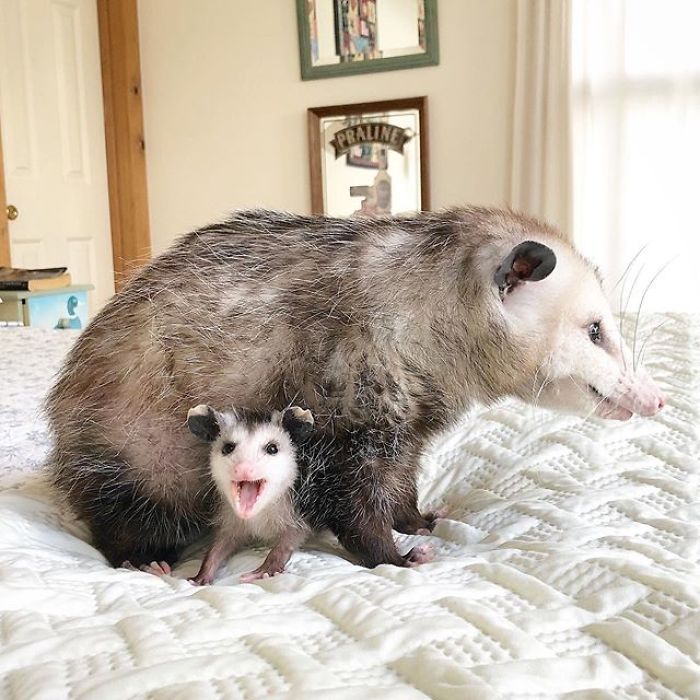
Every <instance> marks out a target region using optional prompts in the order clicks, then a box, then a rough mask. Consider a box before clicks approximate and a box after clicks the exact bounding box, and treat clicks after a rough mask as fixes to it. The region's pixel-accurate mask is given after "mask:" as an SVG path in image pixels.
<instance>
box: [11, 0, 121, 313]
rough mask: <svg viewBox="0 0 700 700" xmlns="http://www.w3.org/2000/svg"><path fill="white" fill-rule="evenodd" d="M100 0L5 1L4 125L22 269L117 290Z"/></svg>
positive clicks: (98, 294) (15, 247)
mask: <svg viewBox="0 0 700 700" xmlns="http://www.w3.org/2000/svg"><path fill="white" fill-rule="evenodd" d="M103 120H104V117H103V106H102V78H101V74H100V51H99V39H98V30H97V7H96V0H0V124H2V145H3V151H4V168H5V186H6V190H7V202H8V204H13V205H15V206H16V207H17V209H18V210H19V216H18V217H17V219H15V220H14V221H10V222H9V229H10V253H11V257H12V265H13V266H14V267H57V266H63V265H66V266H68V269H69V272H70V273H71V276H72V278H73V282H74V283H75V284H81V283H86V284H93V285H94V286H95V291H94V292H93V293H92V294H91V295H90V297H91V307H92V311H93V312H94V311H95V310H97V309H98V308H99V307H100V306H101V305H102V304H103V303H104V302H105V301H106V300H107V299H108V298H109V296H110V295H111V294H112V293H113V292H114V272H113V262H112V243H111V238H110V225H109V200H108V192H107V165H106V155H105V136H104V121H103Z"/></svg>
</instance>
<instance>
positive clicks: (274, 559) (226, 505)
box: [187, 404, 314, 585]
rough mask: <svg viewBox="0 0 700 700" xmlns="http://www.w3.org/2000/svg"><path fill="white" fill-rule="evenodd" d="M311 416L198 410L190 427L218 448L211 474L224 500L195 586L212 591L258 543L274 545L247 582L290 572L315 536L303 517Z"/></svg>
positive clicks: (304, 413) (292, 410) (214, 449)
mask: <svg viewBox="0 0 700 700" xmlns="http://www.w3.org/2000/svg"><path fill="white" fill-rule="evenodd" d="M313 423H314V421H313V417H312V415H311V412H310V411H304V410H303V409H301V408H299V407H298V406H293V407H291V408H288V409H286V410H285V411H283V412H282V413H280V412H278V411H274V412H273V413H272V415H270V414H262V413H250V412H247V411H241V410H233V411H225V412H218V411H214V410H213V409H212V408H211V407H209V406H206V405H203V404H201V405H199V406H196V407H195V408H192V409H190V411H189V413H188V414H187V425H188V427H189V429H190V431H191V432H192V434H193V435H195V436H196V437H198V438H199V439H200V440H203V441H204V442H208V443H210V445H211V457H210V466H211V474H212V478H213V479H214V482H215V483H216V485H217V488H218V490H219V494H220V496H221V499H222V506H221V509H220V510H219V513H218V514H217V518H216V524H215V527H214V540H213V543H212V545H211V547H210V548H209V550H208V551H207V554H206V556H205V558H204V561H203V562H202V566H201V568H200V570H199V573H198V574H197V575H196V576H195V577H194V578H193V579H192V582H193V583H196V584H198V585H205V584H208V583H211V582H212V580H213V578H214V574H215V573H216V571H217V569H218V568H219V567H220V566H221V563H222V562H223V561H224V559H227V558H229V557H230V556H231V555H232V554H234V553H235V552H236V550H238V549H239V548H240V547H241V546H243V545H244V544H246V542H248V541H250V540H262V541H265V542H273V543H274V546H273V548H272V550H271V551H270V552H269V554H268V555H267V557H266V558H265V561H264V562H263V563H262V564H261V565H260V566H259V567H258V568H257V569H255V570H254V571H250V572H248V573H246V574H243V576H241V581H243V582H250V581H255V580H257V579H259V578H266V577H268V576H274V575H275V574H278V573H280V572H282V571H283V570H284V567H285V566H286V564H287V562H288V561H289V558H290V556H291V555H292V552H293V551H294V550H295V549H296V548H297V547H298V546H299V545H301V544H302V543H303V541H304V540H305V539H306V537H307V535H308V534H309V532H310V528H309V526H308V524H307V523H306V522H304V520H303V518H302V517H301V516H300V515H299V514H298V513H297V510H296V508H295V503H294V488H293V487H294V482H295V481H296V479H297V476H298V470H297V464H296V446H297V445H298V444H301V443H302V442H303V441H304V440H306V439H307V438H308V437H309V435H310V433H311V431H312V430H313Z"/></svg>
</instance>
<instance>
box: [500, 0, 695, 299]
mask: <svg viewBox="0 0 700 700" xmlns="http://www.w3.org/2000/svg"><path fill="white" fill-rule="evenodd" d="M517 2H518V4H517V49H516V60H517V64H516V86H515V113H514V132H513V169H512V190H511V191H512V196H511V203H512V205H513V206H514V207H516V208H519V209H523V210H525V211H528V212H530V213H533V214H535V215H538V216H541V217H543V218H546V219H549V220H552V221H553V222H554V223H557V224H558V225H559V226H560V227H561V228H562V229H564V231H565V232H567V233H572V234H573V238H574V241H575V243H576V245H577V247H578V248H579V249H581V250H582V251H583V252H584V253H585V254H586V255H587V256H589V257H590V258H591V259H592V260H594V261H595V263H596V264H597V265H598V266H599V267H600V268H601V270H602V271H603V273H604V275H605V277H606V278H607V279H608V281H609V282H610V283H611V284H610V287H611V291H612V287H613V285H614V283H615V282H616V281H617V280H618V278H619V277H620V276H621V275H622V273H623V272H624V270H625V269H626V267H627V265H628V264H629V263H630V261H632V260H633V259H634V258H635V256H637V257H636V260H635V262H634V263H633V265H632V268H631V271H630V273H629V274H628V275H627V278H626V282H625V287H624V292H625V293H624V297H623V300H624V301H626V300H627V297H628V295H629V294H630V288H631V286H632V283H633V282H634V280H635V279H636V280H637V281H636V288H635V290H634V292H633V293H632V295H631V297H630V300H631V301H630V309H635V310H636V305H637V304H638V303H639V301H640V299H641V297H642V294H643V293H644V289H645V287H646V285H647V284H648V283H649V282H651V281H652V280H653V283H652V285H651V288H650V290H649V292H648V294H647V295H646V297H645V299H644V308H645V309H646V310H679V311H697V312H700V270H698V271H696V270H695V269H694V268H695V266H696V265H697V263H698V261H700V215H699V214H698V212H699V211H700V203H698V200H699V199H700V0H517ZM640 251H641V252H640ZM664 265H668V267H667V268H666V269H665V270H663V271H662V272H661V273H660V274H659V275H658V277H656V275H657V273H658V272H659V270H661V268H663V267H664ZM621 289H623V286H622V285H618V287H617V289H616V290H614V291H615V295H614V296H617V295H619V292H620V291H621Z"/></svg>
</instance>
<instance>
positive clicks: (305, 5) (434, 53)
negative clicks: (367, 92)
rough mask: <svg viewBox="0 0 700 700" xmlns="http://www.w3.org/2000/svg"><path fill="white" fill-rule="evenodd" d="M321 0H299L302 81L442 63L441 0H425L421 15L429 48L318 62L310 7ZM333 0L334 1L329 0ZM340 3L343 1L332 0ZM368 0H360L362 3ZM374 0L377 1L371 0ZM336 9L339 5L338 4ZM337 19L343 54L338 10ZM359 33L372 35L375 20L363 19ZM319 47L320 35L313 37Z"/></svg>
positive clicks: (421, 29) (339, 47) (421, 31)
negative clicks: (439, 22)
mask: <svg viewBox="0 0 700 700" xmlns="http://www.w3.org/2000/svg"><path fill="white" fill-rule="evenodd" d="M319 1H320V0H296V2H297V29H298V33H299V63H300V66H301V79H302V80H318V79H319V78H335V77H340V76H344V75H358V74H360V73H377V72H380V71H387V70H404V69H408V68H422V67H425V66H436V65H438V64H439V62H440V49H439V43H438V17H437V0H424V17H423V18H418V23H419V30H418V36H419V42H424V43H425V49H424V50H423V51H421V52H417V53H406V54H405V55H400V56H390V57H386V58H384V57H378V58H367V59H365V60H359V61H348V62H344V61H342V58H341V59H340V60H341V62H340V63H335V64H326V65H314V61H313V58H312V56H313V52H314V44H312V35H313V34H314V31H313V29H312V28H311V27H310V26H309V16H310V14H309V8H310V7H311V8H312V9H313V8H314V7H315V3H316V2H319ZM327 1H330V0H327ZM332 1H333V2H334V3H335V2H340V1H341V0H332ZM363 1H364V0H358V2H359V3H362V2H363ZM367 1H369V0H367ZM371 1H372V2H374V0H371ZM334 9H335V5H334ZM335 14H336V22H335V32H336V37H335V39H336V53H337V54H338V55H339V56H340V55H342V53H343V52H342V39H341V36H340V34H341V33H342V28H341V26H340V25H339V22H338V18H337V9H336V11H335ZM360 27H361V28H360V30H359V33H360V34H363V33H367V34H368V35H371V34H372V32H373V31H375V30H374V29H372V23H371V22H369V21H367V20H360ZM313 39H314V41H315V47H316V50H317V49H318V36H316V37H314V38H313Z"/></svg>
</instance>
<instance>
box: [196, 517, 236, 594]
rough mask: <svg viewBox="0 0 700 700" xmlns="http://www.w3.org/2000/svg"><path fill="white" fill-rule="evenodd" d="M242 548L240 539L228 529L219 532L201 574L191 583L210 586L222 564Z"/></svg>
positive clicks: (200, 570)
mask: <svg viewBox="0 0 700 700" xmlns="http://www.w3.org/2000/svg"><path fill="white" fill-rule="evenodd" d="M239 546H240V538H239V537H237V536H236V533H235V532H232V531H231V530H228V529H226V528H220V529H219V530H217V532H216V535H215V536H214V542H213V543H212V545H211V547H209V550H208V551H207V553H206V554H205V555H204V561H202V565H201V566H200V568H199V572H198V573H197V575H196V576H195V577H194V578H191V579H190V583H193V584H194V585H195V586H208V585H209V584H210V583H212V581H213V580H214V575H215V574H216V572H217V571H218V569H219V567H220V566H221V564H222V562H223V561H224V560H225V559H228V558H229V557H230V556H232V555H233V554H234V553H235V552H236V550H237V549H238V548H239Z"/></svg>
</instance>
